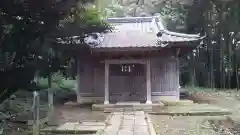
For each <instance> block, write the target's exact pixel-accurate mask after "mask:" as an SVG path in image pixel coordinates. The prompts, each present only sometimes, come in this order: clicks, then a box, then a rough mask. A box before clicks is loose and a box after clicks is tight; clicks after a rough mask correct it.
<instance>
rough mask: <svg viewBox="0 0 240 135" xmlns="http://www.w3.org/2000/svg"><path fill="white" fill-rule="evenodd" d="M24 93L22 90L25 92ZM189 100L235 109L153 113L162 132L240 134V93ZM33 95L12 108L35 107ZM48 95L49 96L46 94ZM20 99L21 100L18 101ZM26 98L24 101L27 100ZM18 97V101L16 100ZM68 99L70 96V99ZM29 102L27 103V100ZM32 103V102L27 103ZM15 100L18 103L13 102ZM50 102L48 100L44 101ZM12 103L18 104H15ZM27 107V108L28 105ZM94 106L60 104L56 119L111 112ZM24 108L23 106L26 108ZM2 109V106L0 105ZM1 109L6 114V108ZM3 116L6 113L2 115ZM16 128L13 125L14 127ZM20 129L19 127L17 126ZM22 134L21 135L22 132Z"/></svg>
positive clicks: (62, 120) (209, 94) (193, 95)
mask: <svg viewBox="0 0 240 135" xmlns="http://www.w3.org/2000/svg"><path fill="white" fill-rule="evenodd" d="M21 94H22V93H21ZM189 95H190V96H189V99H191V100H193V101H195V102H198V103H208V104H214V105H217V106H220V107H222V108H226V109H228V110H231V111H232V112H233V114H232V115H227V116H166V115H161V116H156V115H150V117H151V119H152V122H153V124H154V127H155V129H156V131H157V134H158V135H239V134H240V133H239V131H240V130H238V129H240V126H239V125H240V115H239V113H240V92H238V91H214V92H209V91H207V92H206V91H205V92H192V93H191V94H189ZM31 96H32V95H31V93H29V96H27V97H30V98H27V100H26V94H24V96H22V95H21V98H18V97H19V95H16V97H17V98H16V99H15V100H16V102H17V103H22V104H23V105H22V104H20V105H18V104H17V105H16V106H23V107H17V108H15V107H14V108H13V109H10V110H12V111H11V112H19V111H22V110H25V109H24V108H30V107H31V100H32V97H31ZM43 97H45V96H43ZM18 99H19V100H18ZM23 99H24V100H23ZM15 100H14V101H15ZM66 100H67V101H68V100H69V99H66ZM25 102H26V103H25ZM28 102H29V104H27V103H28ZM13 103H15V102H13ZM42 103H43V104H46V105H47V102H45V100H44V101H43V102H42ZM12 106H15V104H13V105H12ZM24 106H26V107H24ZM90 107H91V106H89V105H86V106H69V105H64V104H62V103H61V104H58V105H57V106H56V108H55V115H54V116H55V122H56V124H57V125H61V124H63V123H65V122H79V121H104V120H105V119H106V117H107V116H108V114H106V113H103V112H102V111H98V112H96V111H95V112H94V111H91V108H90ZM22 108H23V109H22ZM0 109H1V107H0ZM1 112H4V115H6V114H7V113H5V109H2V111H1ZM2 117H3V116H2ZM10 129H12V128H10ZM16 129H18V128H16ZM18 135H19V134H18Z"/></svg>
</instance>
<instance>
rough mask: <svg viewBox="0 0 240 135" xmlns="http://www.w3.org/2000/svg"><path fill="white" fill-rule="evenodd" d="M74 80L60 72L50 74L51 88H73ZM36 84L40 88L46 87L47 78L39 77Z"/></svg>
mask: <svg viewBox="0 0 240 135" xmlns="http://www.w3.org/2000/svg"><path fill="white" fill-rule="evenodd" d="M75 84H76V80H73V79H68V78H64V77H63V76H62V74H60V73H56V74H54V75H53V76H52V88H54V89H68V90H73V89H74V88H75ZM37 86H38V87H39V88H40V89H47V88H48V78H43V77H41V78H39V79H38V82H37Z"/></svg>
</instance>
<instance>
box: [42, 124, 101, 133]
mask: <svg viewBox="0 0 240 135" xmlns="http://www.w3.org/2000/svg"><path fill="white" fill-rule="evenodd" d="M104 127H105V123H103V122H82V123H78V122H76V123H65V124H63V125H61V126H59V127H49V128H45V129H42V130H41V132H45V133H52V134H96V133H97V132H98V131H100V130H103V129H104Z"/></svg>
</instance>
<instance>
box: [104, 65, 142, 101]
mask: <svg viewBox="0 0 240 135" xmlns="http://www.w3.org/2000/svg"><path fill="white" fill-rule="evenodd" d="M144 67H145V65H142V64H121V65H110V78H109V79H110V80H109V82H110V83H109V84H110V87H109V88H110V100H111V101H113V102H114V101H115V102H118V101H121V102H123V101H144V100H145V93H146V77H145V68H144Z"/></svg>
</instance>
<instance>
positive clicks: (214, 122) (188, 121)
mask: <svg viewBox="0 0 240 135" xmlns="http://www.w3.org/2000/svg"><path fill="white" fill-rule="evenodd" d="M239 95H240V92H238V91H214V92H193V93H190V94H189V98H190V99H191V100H193V101H195V102H198V103H208V104H213V105H217V106H219V107H223V108H226V109H228V110H231V111H232V114H231V115H225V116H164V115H161V116H156V115H151V118H152V121H153V124H154V127H155V129H156V131H157V135H166V134H167V135H239V134H240V130H239V129H240V128H239V127H240V126H239V125H240V124H238V123H240V116H239V113H240V97H239Z"/></svg>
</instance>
